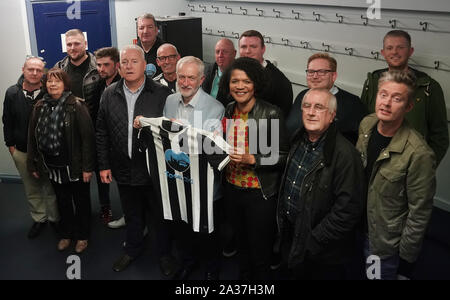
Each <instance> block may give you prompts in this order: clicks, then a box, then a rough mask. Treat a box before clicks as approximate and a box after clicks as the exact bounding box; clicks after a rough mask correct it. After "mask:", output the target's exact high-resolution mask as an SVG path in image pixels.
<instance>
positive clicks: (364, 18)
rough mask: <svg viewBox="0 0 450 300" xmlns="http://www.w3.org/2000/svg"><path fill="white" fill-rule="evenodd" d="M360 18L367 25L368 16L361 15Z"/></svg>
mask: <svg viewBox="0 0 450 300" xmlns="http://www.w3.org/2000/svg"><path fill="white" fill-rule="evenodd" d="M361 19H363V20H364V22H363V24H364V26H367V24H369V18H368V17H364V15H361Z"/></svg>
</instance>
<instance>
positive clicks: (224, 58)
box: [202, 38, 236, 106]
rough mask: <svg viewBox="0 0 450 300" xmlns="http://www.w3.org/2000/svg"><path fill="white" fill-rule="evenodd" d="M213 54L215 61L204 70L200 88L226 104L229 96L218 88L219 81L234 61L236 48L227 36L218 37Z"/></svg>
mask: <svg viewBox="0 0 450 300" xmlns="http://www.w3.org/2000/svg"><path fill="white" fill-rule="evenodd" d="M214 55H215V59H216V62H215V63H214V64H213V65H212V66H211V67H210V68H209V69H208V70H206V71H205V76H206V77H205V81H203V85H202V88H203V90H204V91H205V92H207V93H208V94H210V95H211V96H212V97H214V98H216V99H217V100H219V101H220V102H221V103H222V104H223V106H227V104H228V103H229V102H230V98H229V97H227V96H228V95H226V94H225V93H224V91H223V88H220V84H219V83H220V78H221V77H222V74H223V72H225V70H226V69H227V68H228V67H229V66H230V65H231V64H232V63H233V62H234V58H235V57H236V49H234V44H233V42H232V41H231V40H230V39H227V38H223V39H220V40H219V41H218V42H217V43H216V47H215V49H214Z"/></svg>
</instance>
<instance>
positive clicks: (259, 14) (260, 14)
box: [256, 8, 264, 17]
mask: <svg viewBox="0 0 450 300" xmlns="http://www.w3.org/2000/svg"><path fill="white" fill-rule="evenodd" d="M256 11H257V12H258V16H260V17H262V16H263V15H264V10H262V9H259V8H256Z"/></svg>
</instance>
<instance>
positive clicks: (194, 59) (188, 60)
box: [177, 56, 205, 77]
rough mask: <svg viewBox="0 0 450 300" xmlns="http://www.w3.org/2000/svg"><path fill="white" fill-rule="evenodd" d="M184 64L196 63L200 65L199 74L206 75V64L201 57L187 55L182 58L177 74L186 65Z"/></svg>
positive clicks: (178, 64) (178, 63)
mask: <svg viewBox="0 0 450 300" xmlns="http://www.w3.org/2000/svg"><path fill="white" fill-rule="evenodd" d="M184 64H196V65H197V67H198V75H199V76H200V77H202V76H203V75H205V64H204V63H203V62H202V61H201V59H199V58H197V57H195V56H185V57H183V58H181V59H180V60H179V61H178V62H177V74H178V70H179V69H180V68H181V67H182V66H183V65H184Z"/></svg>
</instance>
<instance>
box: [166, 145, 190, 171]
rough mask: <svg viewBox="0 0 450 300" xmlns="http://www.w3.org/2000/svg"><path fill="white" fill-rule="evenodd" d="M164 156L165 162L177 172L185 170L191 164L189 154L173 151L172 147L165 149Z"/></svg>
mask: <svg viewBox="0 0 450 300" xmlns="http://www.w3.org/2000/svg"><path fill="white" fill-rule="evenodd" d="M165 157H166V162H167V164H168V165H169V166H170V167H171V168H172V169H174V170H176V171H178V172H186V170H187V169H189V166H190V165H191V161H190V160H189V156H188V155H187V154H186V153H184V152H175V151H173V150H172V149H169V150H166V152H165Z"/></svg>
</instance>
